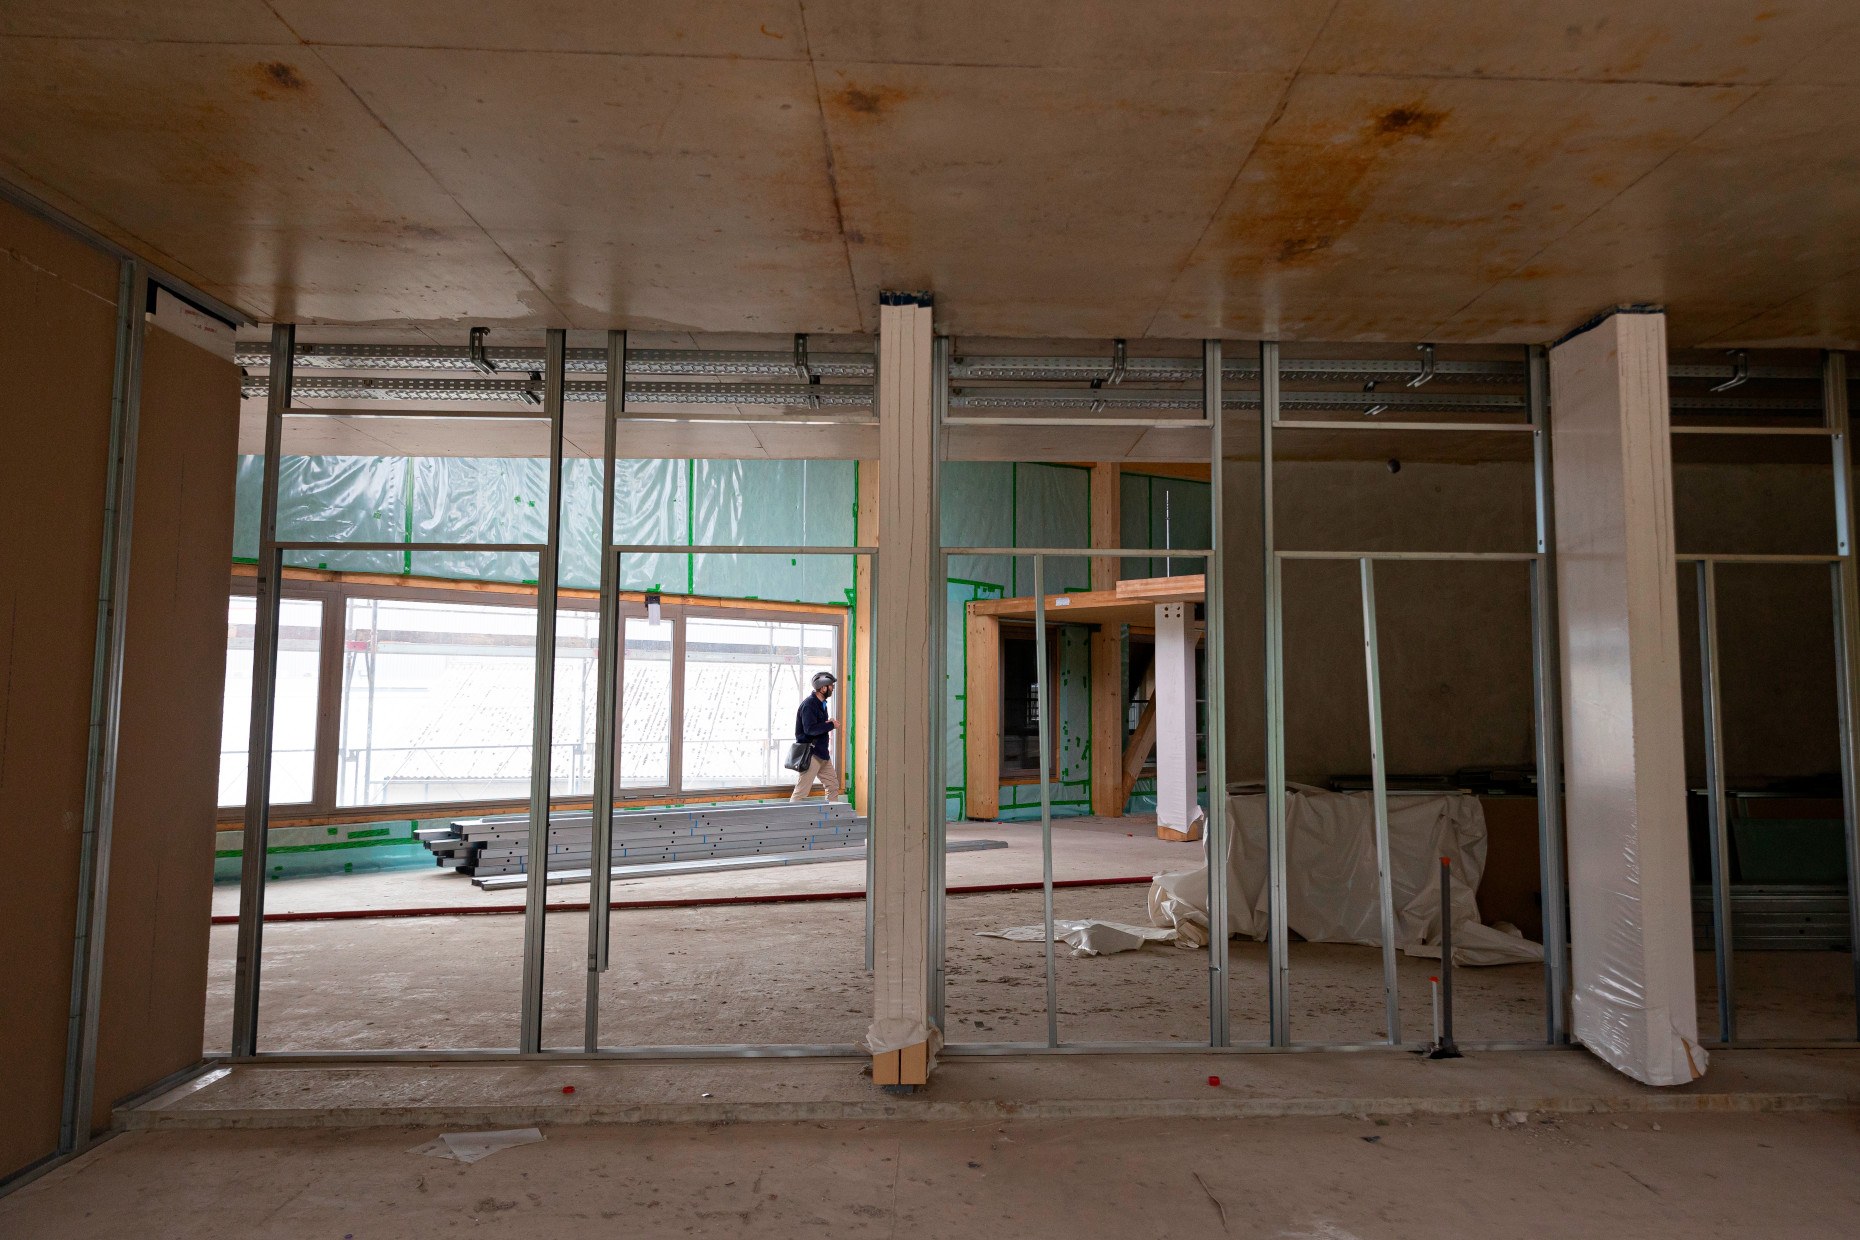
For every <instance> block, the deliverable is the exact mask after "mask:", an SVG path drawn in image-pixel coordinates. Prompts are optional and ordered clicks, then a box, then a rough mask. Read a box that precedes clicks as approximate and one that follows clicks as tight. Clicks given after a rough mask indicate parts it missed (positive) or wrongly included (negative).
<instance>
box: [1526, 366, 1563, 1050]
mask: <svg viewBox="0 0 1860 1240" xmlns="http://www.w3.org/2000/svg"><path fill="white" fill-rule="evenodd" d="M1525 376H1526V378H1525V383H1526V388H1527V398H1528V400H1529V402H1530V415H1531V448H1532V472H1533V477H1534V482H1535V490H1536V500H1537V503H1536V511H1537V559H1536V560H1534V561H1533V562H1532V563H1531V706H1532V711H1533V715H1532V719H1533V725H1534V730H1535V732H1536V733H1537V854H1538V874H1539V880H1538V881H1539V885H1540V887H1541V888H1542V901H1543V902H1542V909H1543V923H1544V927H1543V943H1544V1038H1545V1040H1546V1041H1548V1042H1550V1043H1551V1044H1552V1045H1560V1044H1562V1043H1564V1042H1567V1041H1569V934H1568V932H1567V916H1566V914H1565V911H1564V910H1565V907H1566V899H1567V890H1568V888H1567V885H1566V879H1565V865H1564V859H1563V756H1562V742H1561V737H1562V720H1561V718H1560V714H1559V709H1558V705H1557V703H1558V690H1559V688H1560V686H1561V682H1560V680H1559V673H1558V671H1557V619H1556V617H1557V611H1556V506H1555V502H1554V495H1553V492H1552V490H1551V456H1550V359H1549V353H1548V351H1547V350H1546V349H1544V347H1543V346H1541V345H1532V346H1531V349H1530V354H1529V357H1528V359H1527V361H1526V365H1525Z"/></svg>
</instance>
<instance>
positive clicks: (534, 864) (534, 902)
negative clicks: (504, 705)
mask: <svg viewBox="0 0 1860 1240" xmlns="http://www.w3.org/2000/svg"><path fill="white" fill-rule="evenodd" d="M567 355H568V333H567V332H566V331H564V330H563V329H561V328H559V327H554V328H550V329H549V334H548V337H547V338H546V341H545V343H544V345H543V408H544V410H545V411H546V412H547V414H548V417H549V513H548V517H547V528H548V531H549V533H548V541H547V543H546V544H545V545H544V547H543V549H542V552H541V553H540V555H539V556H538V559H537V565H536V688H535V692H534V694H533V695H532V697H531V699H530V708H531V711H532V714H531V720H530V725H531V735H530V826H531V830H530V839H529V858H528V860H527V862H526V864H525V871H526V873H527V874H528V876H529V883H528V886H527V889H526V894H525V899H524V908H523V1002H522V1008H521V1016H520V1023H519V1024H518V1027H517V1049H518V1050H519V1051H523V1052H526V1053H534V1052H537V1051H540V1050H541V1049H542V1017H543V1011H542V1010H543V968H544V956H543V940H544V937H545V929H546V927H547V925H548V921H547V914H548V904H549V829H548V824H549V774H550V768H551V766H552V765H553V757H554V748H555V747H554V739H555V735H554V732H555V619H556V601H557V600H556V574H557V567H558V565H559V562H560V557H559V554H558V553H559V550H560V547H561V541H562V392H563V381H564V380H563V374H564V362H565V360H566V358H567ZM538 824H541V827H542V829H541V830H537V829H536V827H537V825H538Z"/></svg>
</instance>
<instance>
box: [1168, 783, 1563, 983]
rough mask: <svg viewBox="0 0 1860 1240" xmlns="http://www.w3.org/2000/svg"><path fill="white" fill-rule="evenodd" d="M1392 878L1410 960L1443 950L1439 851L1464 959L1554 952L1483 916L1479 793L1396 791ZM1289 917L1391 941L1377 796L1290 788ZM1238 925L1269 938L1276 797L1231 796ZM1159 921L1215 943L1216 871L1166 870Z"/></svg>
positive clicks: (1300, 926)
mask: <svg viewBox="0 0 1860 1240" xmlns="http://www.w3.org/2000/svg"><path fill="white" fill-rule="evenodd" d="M1388 804H1389V853H1390V856H1391V869H1390V879H1391V883H1390V885H1391V888H1392V890H1393V893H1394V906H1395V934H1396V942H1397V945H1398V946H1399V947H1401V949H1402V950H1403V951H1404V952H1406V953H1407V954H1409V955H1411V956H1433V957H1436V958H1438V957H1439V955H1440V858H1442V857H1448V858H1451V860H1452V866H1451V873H1452V878H1451V891H1452V897H1451V898H1452V907H1453V962H1454V963H1455V964H1461V965H1494V964H1512V963H1517V962H1521V961H1531V960H1541V959H1543V948H1542V947H1541V946H1540V945H1539V944H1536V943H1532V942H1530V941H1529V940H1527V939H1525V938H1524V937H1522V936H1521V935H1519V934H1517V933H1516V932H1515V931H1513V930H1508V929H1500V928H1498V927H1495V926H1487V925H1485V924H1483V923H1482V922H1481V921H1480V920H1479V906H1478V901H1477V899H1476V898H1475V896H1474V892H1475V891H1476V890H1477V888H1478V885H1479V880H1480V878H1481V877H1482V875H1483V874H1484V872H1485V843H1486V834H1485V815H1484V812H1483V811H1482V810H1481V809H1480V806H1479V800H1478V798H1476V797H1471V796H1463V795H1457V794H1453V795H1442V796H1431V795H1430V796H1402V795H1396V796H1391V797H1389V801H1388ZM1285 826H1286V831H1285V834H1286V916H1287V921H1288V924H1289V926H1290V928H1291V929H1292V930H1293V931H1294V932H1295V933H1297V934H1298V935H1300V936H1301V937H1303V938H1304V939H1306V940H1307V941H1309V942H1313V943H1361V944H1365V945H1367V946H1372V947H1379V946H1381V943H1382V912H1381V897H1380V892H1379V879H1378V870H1377V865H1376V834H1375V802H1374V799H1373V796H1372V794H1370V793H1367V792H1351V793H1338V792H1324V791H1321V790H1319V789H1316V788H1306V787H1301V786H1298V785H1292V786H1291V790H1290V791H1289V793H1288V794H1287V796H1286V819H1285ZM1227 831H1228V864H1227V891H1228V899H1227V929H1228V932H1229V933H1230V934H1236V935H1243V936H1245V937H1247V938H1252V939H1264V938H1265V937H1266V929H1267V926H1268V924H1269V919H1268V909H1267V886H1268V883H1267V879H1268V871H1267V865H1266V797H1265V793H1264V792H1263V791H1261V792H1242V793H1238V794H1235V795H1231V796H1229V797H1228V798H1227ZM1149 911H1150V922H1151V924H1152V925H1156V926H1163V927H1169V928H1172V929H1174V930H1175V931H1176V936H1177V937H1176V941H1177V942H1178V943H1179V944H1180V945H1181V946H1184V947H1199V946H1202V945H1204V944H1206V943H1207V942H1208V867H1207V864H1206V862H1203V863H1202V864H1201V865H1199V866H1197V867H1195V868H1194V869H1192V870H1182V871H1179V872H1177V873H1173V874H1159V875H1157V877H1156V879H1155V882H1154V883H1152V884H1151V887H1150V898H1149Z"/></svg>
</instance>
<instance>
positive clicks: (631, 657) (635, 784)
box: [620, 616, 672, 788]
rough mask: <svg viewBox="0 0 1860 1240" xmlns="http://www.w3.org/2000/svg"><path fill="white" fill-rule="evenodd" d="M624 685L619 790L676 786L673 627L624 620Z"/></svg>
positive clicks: (635, 618) (634, 618) (637, 619)
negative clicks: (673, 711)
mask: <svg viewBox="0 0 1860 1240" xmlns="http://www.w3.org/2000/svg"><path fill="white" fill-rule="evenodd" d="M622 657H623V659H624V663H623V665H622V669H621V685H620V786H621V787H622V788H663V787H665V786H666V785H668V784H670V783H671V782H672V622H671V621H670V620H657V621H654V620H648V619H646V618H645V617H643V616H628V617H627V618H626V649H625V651H624V652H623V656H622Z"/></svg>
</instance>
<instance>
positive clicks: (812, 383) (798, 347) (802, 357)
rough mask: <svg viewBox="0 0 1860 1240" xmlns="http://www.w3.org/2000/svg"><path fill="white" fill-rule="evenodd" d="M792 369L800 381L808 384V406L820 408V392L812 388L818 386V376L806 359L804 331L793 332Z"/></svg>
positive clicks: (805, 335) (805, 336) (805, 334)
mask: <svg viewBox="0 0 1860 1240" xmlns="http://www.w3.org/2000/svg"><path fill="white" fill-rule="evenodd" d="M794 371H795V374H797V375H799V376H800V378H801V382H803V383H805V384H807V385H808V389H809V390H808V393H807V404H808V407H809V408H811V409H818V408H820V393H819V392H816V391H814V390H812V389H814V388H816V387H818V386H819V384H820V376H819V375H817V374H815V373H814V368H813V367H812V366H811V365H809V364H808V361H807V333H806V332H796V333H795V334H794Z"/></svg>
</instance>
